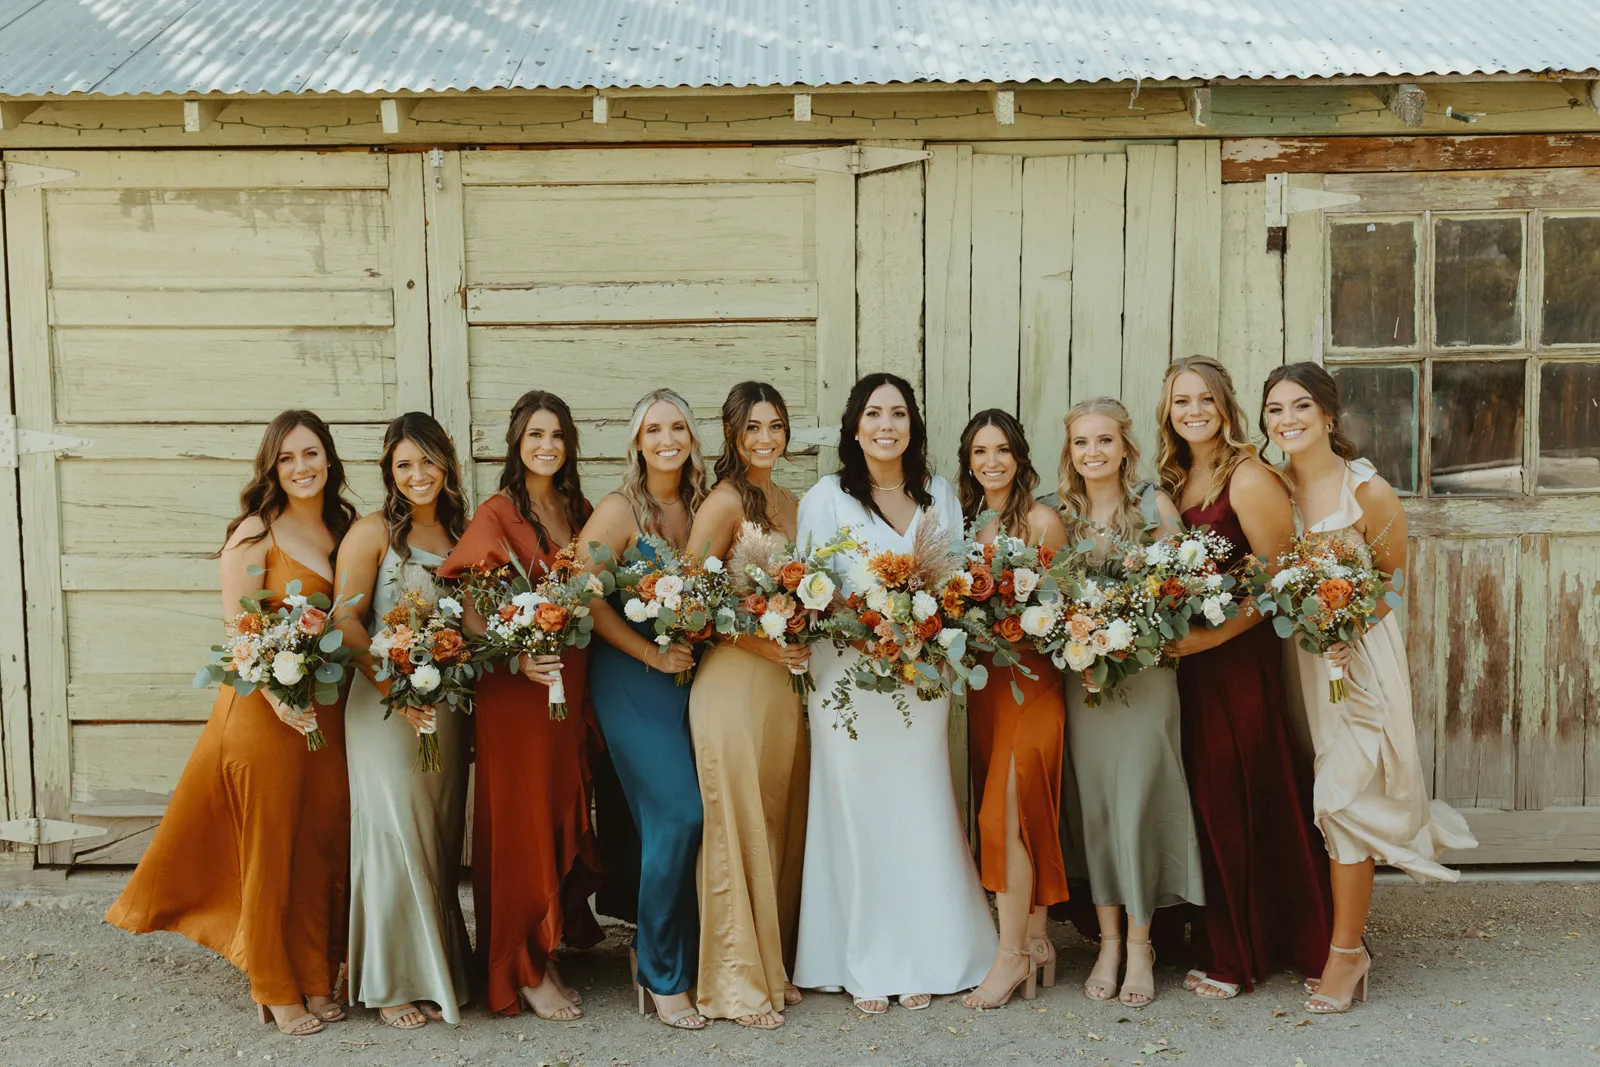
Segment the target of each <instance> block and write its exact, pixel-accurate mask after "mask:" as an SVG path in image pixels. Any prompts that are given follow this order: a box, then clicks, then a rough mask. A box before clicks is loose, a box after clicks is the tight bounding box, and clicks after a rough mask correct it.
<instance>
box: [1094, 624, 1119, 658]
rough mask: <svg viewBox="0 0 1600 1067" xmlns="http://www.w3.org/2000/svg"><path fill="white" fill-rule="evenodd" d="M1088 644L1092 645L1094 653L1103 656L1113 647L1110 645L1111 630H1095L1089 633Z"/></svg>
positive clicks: (1111, 650)
mask: <svg viewBox="0 0 1600 1067" xmlns="http://www.w3.org/2000/svg"><path fill="white" fill-rule="evenodd" d="M1089 644H1091V645H1093V646H1094V650H1095V653H1096V654H1098V655H1101V656H1104V655H1105V654H1106V653H1108V652H1113V651H1115V649H1113V648H1112V647H1111V631H1109V630H1106V629H1100V630H1096V631H1095V632H1094V633H1092V634H1090V635H1089Z"/></svg>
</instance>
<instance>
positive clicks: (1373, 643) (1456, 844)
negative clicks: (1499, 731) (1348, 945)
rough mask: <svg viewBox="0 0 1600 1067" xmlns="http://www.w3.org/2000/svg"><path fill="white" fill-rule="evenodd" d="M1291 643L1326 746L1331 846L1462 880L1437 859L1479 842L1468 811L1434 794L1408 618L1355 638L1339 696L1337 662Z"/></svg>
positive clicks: (1324, 804) (1321, 762)
mask: <svg viewBox="0 0 1600 1067" xmlns="http://www.w3.org/2000/svg"><path fill="white" fill-rule="evenodd" d="M1291 647H1292V649H1293V656H1294V666H1295V668H1297V669H1296V671H1295V673H1296V674H1298V676H1299V683H1300V695H1301V697H1302V698H1303V699H1304V701H1305V712H1306V723H1307V726H1308V727H1309V730H1310V735H1311V745H1312V750H1313V751H1314V752H1315V754H1316V777H1315V780H1314V782H1313V785H1312V793H1311V806H1312V811H1313V813H1314V815H1315V818H1316V823H1317V828H1318V829H1319V830H1321V831H1322V838H1323V842H1324V844H1326V845H1327V849H1328V855H1329V856H1331V857H1332V858H1333V860H1334V861H1335V862H1337V863H1362V862H1364V861H1366V860H1368V859H1372V860H1376V861H1377V862H1378V863H1382V864H1387V865H1388V866H1390V867H1398V868H1400V869H1401V870H1403V871H1405V872H1406V873H1407V874H1409V875H1410V876H1411V877H1412V878H1414V879H1416V880H1417V881H1419V882H1423V881H1428V880H1430V879H1432V880H1435V881H1443V882H1454V881H1455V880H1456V879H1457V878H1459V877H1460V875H1459V874H1457V873H1456V872H1455V871H1453V870H1451V869H1450V868H1448V867H1444V866H1441V865H1440V864H1438V863H1436V862H1435V860H1436V859H1437V858H1438V856H1439V854H1440V853H1442V852H1443V851H1444V850H1446V849H1467V848H1474V847H1476V846H1477V843H1478V842H1477V839H1476V838H1474V837H1473V836H1472V831H1471V830H1469V829H1468V828H1467V822H1466V820H1465V819H1463V818H1462V817H1461V815H1460V813H1458V812H1457V811H1456V810H1455V809H1453V808H1451V807H1450V806H1449V805H1448V804H1445V803H1444V802H1442V801H1438V800H1435V801H1431V802H1430V801H1429V800H1428V787H1427V783H1426V781H1425V780H1424V778H1423V774H1422V761H1421V759H1420V758H1419V757H1418V755H1417V736H1416V729H1415V726H1414V724H1413V722H1412V718H1411V673H1410V670H1409V668H1408V667H1407V665H1406V649H1405V643H1404V639H1403V637H1402V635H1401V633H1400V622H1399V620H1398V619H1397V618H1396V617H1395V616H1394V615H1393V614H1389V615H1386V616H1384V618H1383V619H1382V620H1381V621H1380V622H1379V623H1378V625H1377V626H1375V627H1373V628H1372V629H1371V630H1369V631H1368V632H1367V633H1366V634H1364V635H1363V636H1362V637H1361V639H1360V640H1359V641H1357V642H1355V643H1354V644H1353V645H1352V646H1351V662H1350V666H1349V668H1348V669H1347V670H1346V671H1345V688H1346V690H1347V693H1346V696H1345V699H1344V700H1342V701H1340V702H1339V703H1337V704H1335V703H1333V702H1332V701H1331V700H1330V699H1329V696H1328V681H1329V678H1328V664H1327V661H1326V660H1325V659H1323V658H1322V657H1321V656H1316V655H1312V654H1311V653H1309V652H1307V651H1305V650H1304V649H1303V648H1300V647H1299V645H1298V644H1294V645H1292V646H1291Z"/></svg>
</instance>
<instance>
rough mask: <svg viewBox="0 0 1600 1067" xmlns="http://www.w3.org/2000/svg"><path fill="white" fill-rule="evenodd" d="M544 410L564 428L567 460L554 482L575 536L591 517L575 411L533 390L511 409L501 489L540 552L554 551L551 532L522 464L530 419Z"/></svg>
mask: <svg viewBox="0 0 1600 1067" xmlns="http://www.w3.org/2000/svg"><path fill="white" fill-rule="evenodd" d="M541 411H548V412H550V414H552V415H554V416H555V417H556V423H557V425H559V426H560V427H561V440H562V444H564V445H565V446H566V453H567V455H566V459H564V460H563V461H562V463H561V468H560V469H559V470H557V471H556V473H555V477H554V478H552V479H551V481H552V482H553V483H554V485H555V490H556V492H557V493H559V494H560V495H561V507H562V510H563V511H564V512H565V513H566V517H567V525H568V526H569V527H571V529H572V531H573V533H577V532H578V531H579V530H581V529H583V523H584V520H585V519H587V518H588V517H589V515H588V507H587V503H586V501H585V500H584V497H583V480H582V478H580V477H579V476H578V424H577V423H576V422H574V421H573V419H572V409H571V408H569V407H567V402H566V401H565V400H562V399H561V398H560V397H559V396H556V394H554V393H547V392H545V391H544V390H543V389H530V390H528V391H527V392H526V393H523V394H522V395H521V396H519V397H517V402H516V403H515V404H513V405H512V406H511V419H510V421H509V422H507V423H506V465H505V467H504V468H502V469H501V471H500V489H501V491H502V492H504V493H505V494H506V496H507V498H509V499H510V501H511V504H512V506H513V507H515V508H516V509H517V514H518V515H521V516H522V520H523V521H524V522H526V523H527V524H528V525H529V526H532V527H533V532H534V533H535V534H537V535H538V537H539V550H540V551H541V552H548V551H550V531H548V530H546V529H545V528H544V523H542V522H540V521H539V516H538V515H536V514H534V511H533V501H532V500H531V499H529V497H528V468H527V466H526V465H525V464H523V462H522V435H523V434H524V433H526V432H527V430H528V420H529V419H531V418H533V416H534V415H535V414H537V413H538V412H541Z"/></svg>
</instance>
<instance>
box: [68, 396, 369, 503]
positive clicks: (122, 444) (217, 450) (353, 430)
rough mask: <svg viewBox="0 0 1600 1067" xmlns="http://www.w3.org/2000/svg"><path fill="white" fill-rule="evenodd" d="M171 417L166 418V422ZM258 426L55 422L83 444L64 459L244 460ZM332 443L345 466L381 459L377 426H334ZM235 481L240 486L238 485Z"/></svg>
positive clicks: (253, 448) (258, 433)
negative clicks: (83, 440)
mask: <svg viewBox="0 0 1600 1067" xmlns="http://www.w3.org/2000/svg"><path fill="white" fill-rule="evenodd" d="M172 415H173V413H172V412H168V413H167V417H169V418H170V417H171V416H172ZM263 428H264V427H263V426H262V425H261V424H259V423H255V424H252V423H243V422H241V423H230V424H226V425H223V424H217V423H189V424H184V423H174V422H168V423H162V422H154V423H125V424H123V425H120V426H118V425H106V424H93V425H91V424H75V423H69V422H61V423H57V425H56V429H57V430H58V431H59V432H61V433H64V434H70V435H72V436H74V437H79V438H85V439H87V440H88V442H89V443H88V444H85V445H77V446H74V447H73V448H70V449H67V450H66V451H64V452H62V453H61V455H62V456H63V457H65V458H67V459H236V460H250V459H253V458H254V456H255V454H256V449H257V447H259V446H260V444H261V432H262V430H263ZM330 429H331V430H332V431H333V443H334V446H335V447H336V448H338V450H339V458H340V459H342V460H344V462H345V463H346V464H350V463H362V462H366V463H371V462H374V461H376V460H377V458H378V457H379V455H381V454H382V444H383V427H382V426H381V425H375V424H373V423H344V424H340V423H335V424H334V425H332V426H331V427H330ZM244 477H245V476H244V475H242V476H241V480H240V483H239V484H240V486H241V487H242V486H243V484H244V481H243V478H244Z"/></svg>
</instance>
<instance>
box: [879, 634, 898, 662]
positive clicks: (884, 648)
mask: <svg viewBox="0 0 1600 1067" xmlns="http://www.w3.org/2000/svg"><path fill="white" fill-rule="evenodd" d="M899 656H900V645H899V643H898V642H897V641H895V640H894V638H892V637H885V638H884V639H883V640H881V641H879V642H878V658H879V659H898V658H899Z"/></svg>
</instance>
